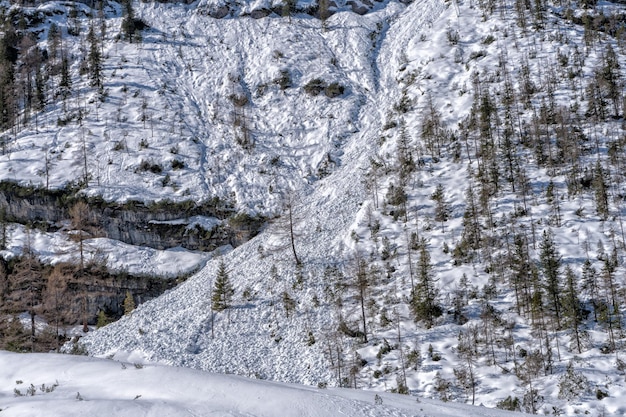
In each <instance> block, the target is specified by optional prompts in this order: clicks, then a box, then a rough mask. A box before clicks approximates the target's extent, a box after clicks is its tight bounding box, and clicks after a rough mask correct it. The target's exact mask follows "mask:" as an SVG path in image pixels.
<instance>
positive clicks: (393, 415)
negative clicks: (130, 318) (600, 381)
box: [0, 352, 520, 417]
mask: <svg viewBox="0 0 626 417" xmlns="http://www.w3.org/2000/svg"><path fill="white" fill-rule="evenodd" d="M129 359H132V358H129ZM0 369H1V370H2V371H1V372H0V413H1V415H2V416H3V417H4V416H11V417H30V416H32V417H34V416H41V415H46V416H51V417H54V416H59V417H61V416H63V417H72V416H77V417H78V416H81V417H82V416H92V417H100V416H102V417H110V416H118V417H125V416H129V417H131V416H132V417H144V416H146V417H147V416H160V417H163V416H170V417H183V416H216V417H278V416H281V417H302V416H309V417H333V416H338V415H341V416H345V417H362V416H371V417H409V416H410V417H455V416H459V415H462V416H465V417H505V416H511V415H520V414H513V413H510V412H505V411H495V410H489V409H486V408H484V407H480V408H478V407H471V406H467V405H461V404H444V403H441V402H438V401H432V400H426V399H424V400H421V399H418V400H416V398H414V397H407V396H402V395H398V394H388V393H374V392H368V391H355V390H348V389H332V388H331V389H318V388H312V387H305V386H299V385H290V384H282V383H276V382H263V381H254V380H250V379H248V378H243V377H240V376H234V375H219V374H210V373H207V372H202V371H196V370H192V369H184V368H174V367H166V366H159V365H143V364H142V363H141V362H115V361H111V360H106V359H94V358H84V357H76V356H64V355H47V354H27V355H24V354H14V353H7V352H0Z"/></svg>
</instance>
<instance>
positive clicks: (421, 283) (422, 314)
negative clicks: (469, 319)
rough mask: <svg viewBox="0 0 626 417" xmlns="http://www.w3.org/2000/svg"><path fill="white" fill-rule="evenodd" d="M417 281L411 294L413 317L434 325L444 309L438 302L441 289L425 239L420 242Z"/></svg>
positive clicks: (428, 324)
mask: <svg viewBox="0 0 626 417" xmlns="http://www.w3.org/2000/svg"><path fill="white" fill-rule="evenodd" d="M416 281H417V282H416V284H415V289H414V290H413V292H412V295H411V310H412V312H413V317H414V318H415V321H418V322H423V323H424V324H425V325H426V327H432V325H433V324H434V322H435V319H436V318H437V317H439V316H441V314H442V313H443V311H442V309H441V307H440V306H439V304H438V296H439V289H438V288H437V284H436V279H435V276H434V273H433V266H432V264H431V261H430V253H429V252H428V248H427V243H426V241H425V240H422V241H421V242H420V249H419V258H418V261H417V270H416Z"/></svg>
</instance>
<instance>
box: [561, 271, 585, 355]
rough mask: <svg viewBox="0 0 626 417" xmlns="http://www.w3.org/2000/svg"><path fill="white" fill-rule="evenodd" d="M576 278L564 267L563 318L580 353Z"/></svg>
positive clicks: (578, 301)
mask: <svg viewBox="0 0 626 417" xmlns="http://www.w3.org/2000/svg"><path fill="white" fill-rule="evenodd" d="M577 283H578V277H577V276H576V274H575V273H574V271H573V270H572V268H571V267H570V266H569V265H568V266H566V267H565V288H564V293H563V317H564V318H565V320H566V321H567V324H566V325H567V326H568V327H569V328H570V329H571V331H572V334H573V336H574V340H575V342H576V348H577V350H578V353H581V352H582V344H581V335H580V325H581V321H582V320H581V318H582V308H581V302H580V299H579V298H578V285H577Z"/></svg>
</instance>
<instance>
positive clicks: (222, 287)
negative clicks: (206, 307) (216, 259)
mask: <svg viewBox="0 0 626 417" xmlns="http://www.w3.org/2000/svg"><path fill="white" fill-rule="evenodd" d="M234 294H235V289H234V288H233V286H232V284H231V282H230V277H229V276H228V271H227V270H226V264H225V263H224V260H220V263H219V265H218V267H217V275H216V277H215V283H214V284H213V294H212V295H211V309H212V310H213V311H217V312H221V311H224V310H226V309H227V308H229V307H230V305H231V303H232V300H233V295H234Z"/></svg>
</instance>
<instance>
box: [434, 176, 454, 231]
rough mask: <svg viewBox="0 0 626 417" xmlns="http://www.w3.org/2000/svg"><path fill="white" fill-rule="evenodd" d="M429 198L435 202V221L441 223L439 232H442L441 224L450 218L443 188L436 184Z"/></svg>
mask: <svg viewBox="0 0 626 417" xmlns="http://www.w3.org/2000/svg"><path fill="white" fill-rule="evenodd" d="M430 198H431V200H433V201H434V202H435V220H436V221H438V222H441V230H442V231H443V230H444V229H443V224H444V222H445V221H446V220H448V218H449V217H450V209H449V208H448V203H447V201H446V200H445V196H444V193H443V186H442V185H441V184H437V187H436V188H435V191H434V192H433V193H432V195H431V196H430Z"/></svg>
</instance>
